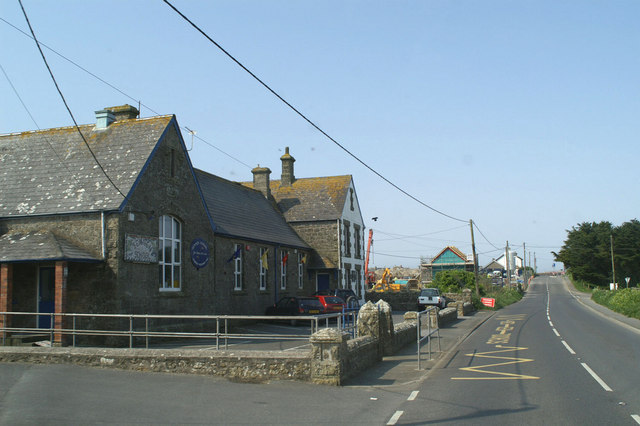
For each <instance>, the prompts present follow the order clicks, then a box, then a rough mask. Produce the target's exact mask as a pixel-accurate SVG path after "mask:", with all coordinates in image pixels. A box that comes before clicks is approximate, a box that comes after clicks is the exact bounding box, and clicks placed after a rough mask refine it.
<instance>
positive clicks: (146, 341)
mask: <svg viewBox="0 0 640 426" xmlns="http://www.w3.org/2000/svg"><path fill="white" fill-rule="evenodd" d="M144 347H145V348H146V349H149V316H148V315H146V316H145V317H144Z"/></svg>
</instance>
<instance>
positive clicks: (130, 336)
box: [129, 315, 133, 349]
mask: <svg viewBox="0 0 640 426" xmlns="http://www.w3.org/2000/svg"><path fill="white" fill-rule="evenodd" d="M131 348H133V316H132V315H129V349H131Z"/></svg>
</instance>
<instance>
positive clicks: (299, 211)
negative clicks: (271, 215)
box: [243, 175, 351, 222]
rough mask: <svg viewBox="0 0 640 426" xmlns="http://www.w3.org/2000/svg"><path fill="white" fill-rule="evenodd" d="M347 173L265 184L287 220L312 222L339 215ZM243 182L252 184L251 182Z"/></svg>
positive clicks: (345, 193)
mask: <svg viewBox="0 0 640 426" xmlns="http://www.w3.org/2000/svg"><path fill="white" fill-rule="evenodd" d="M350 184H351V175H342V176H327V177H314V178H300V179H296V180H295V181H294V182H293V184H292V185H291V186H280V181H279V180H272V181H271V182H270V183H269V188H270V190H271V194H272V195H273V198H275V200H276V202H277V203H278V208H279V209H280V211H281V212H282V214H283V215H284V217H285V218H286V219H287V222H315V221H326V220H336V219H339V218H341V217H342V211H343V209H344V205H345V202H346V201H347V195H348V193H349V186H350ZM243 185H245V186H248V187H250V188H252V187H253V183H252V182H245V183H243Z"/></svg>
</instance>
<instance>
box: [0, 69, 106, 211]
mask: <svg viewBox="0 0 640 426" xmlns="http://www.w3.org/2000/svg"><path fill="white" fill-rule="evenodd" d="M0 70H2V73H3V74H4V76H5V78H6V79H7V81H8V82H9V85H10V86H11V89H13V93H15V95H16V97H17V98H18V100H19V101H20V103H21V104H22V107H23V108H24V109H25V111H27V114H29V117H31V120H32V121H33V124H35V126H36V128H37V129H38V130H42V129H41V128H40V126H39V125H38V122H37V121H36V119H35V118H34V117H33V114H31V111H30V110H29V108H27V105H26V104H25V103H24V101H23V100H22V97H21V96H20V94H19V93H18V90H17V89H16V87H15V86H14V85H13V82H12V81H11V79H10V78H9V75H8V74H7V72H6V71H5V69H4V67H3V66H2V64H0ZM42 136H43V138H44V140H45V141H46V142H47V145H49V148H51V151H53V153H54V154H55V156H56V157H57V158H58V162H59V164H61V165H62V167H64V169H65V170H66V171H67V173H68V174H69V176H71V179H73V180H74V181H75V182H76V185H78V186H80V181H79V180H78V178H77V177H76V174H75V173H74V172H72V171H71V170H69V168H68V167H67V163H66V162H65V161H64V160H63V159H62V157H60V154H58V151H56V149H55V148H54V147H53V144H52V143H51V141H50V140H49V138H48V137H47V136H46V135H45V134H43V135H42ZM93 200H94V201H97V200H96V198H93Z"/></svg>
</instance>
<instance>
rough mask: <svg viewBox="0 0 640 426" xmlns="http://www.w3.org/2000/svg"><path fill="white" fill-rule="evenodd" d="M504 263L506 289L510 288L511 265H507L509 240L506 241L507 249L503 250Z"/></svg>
mask: <svg viewBox="0 0 640 426" xmlns="http://www.w3.org/2000/svg"><path fill="white" fill-rule="evenodd" d="M504 261H505V265H506V268H505V269H506V270H507V287H508V288H511V265H510V264H509V240H507V247H506V248H505V249H504Z"/></svg>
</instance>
